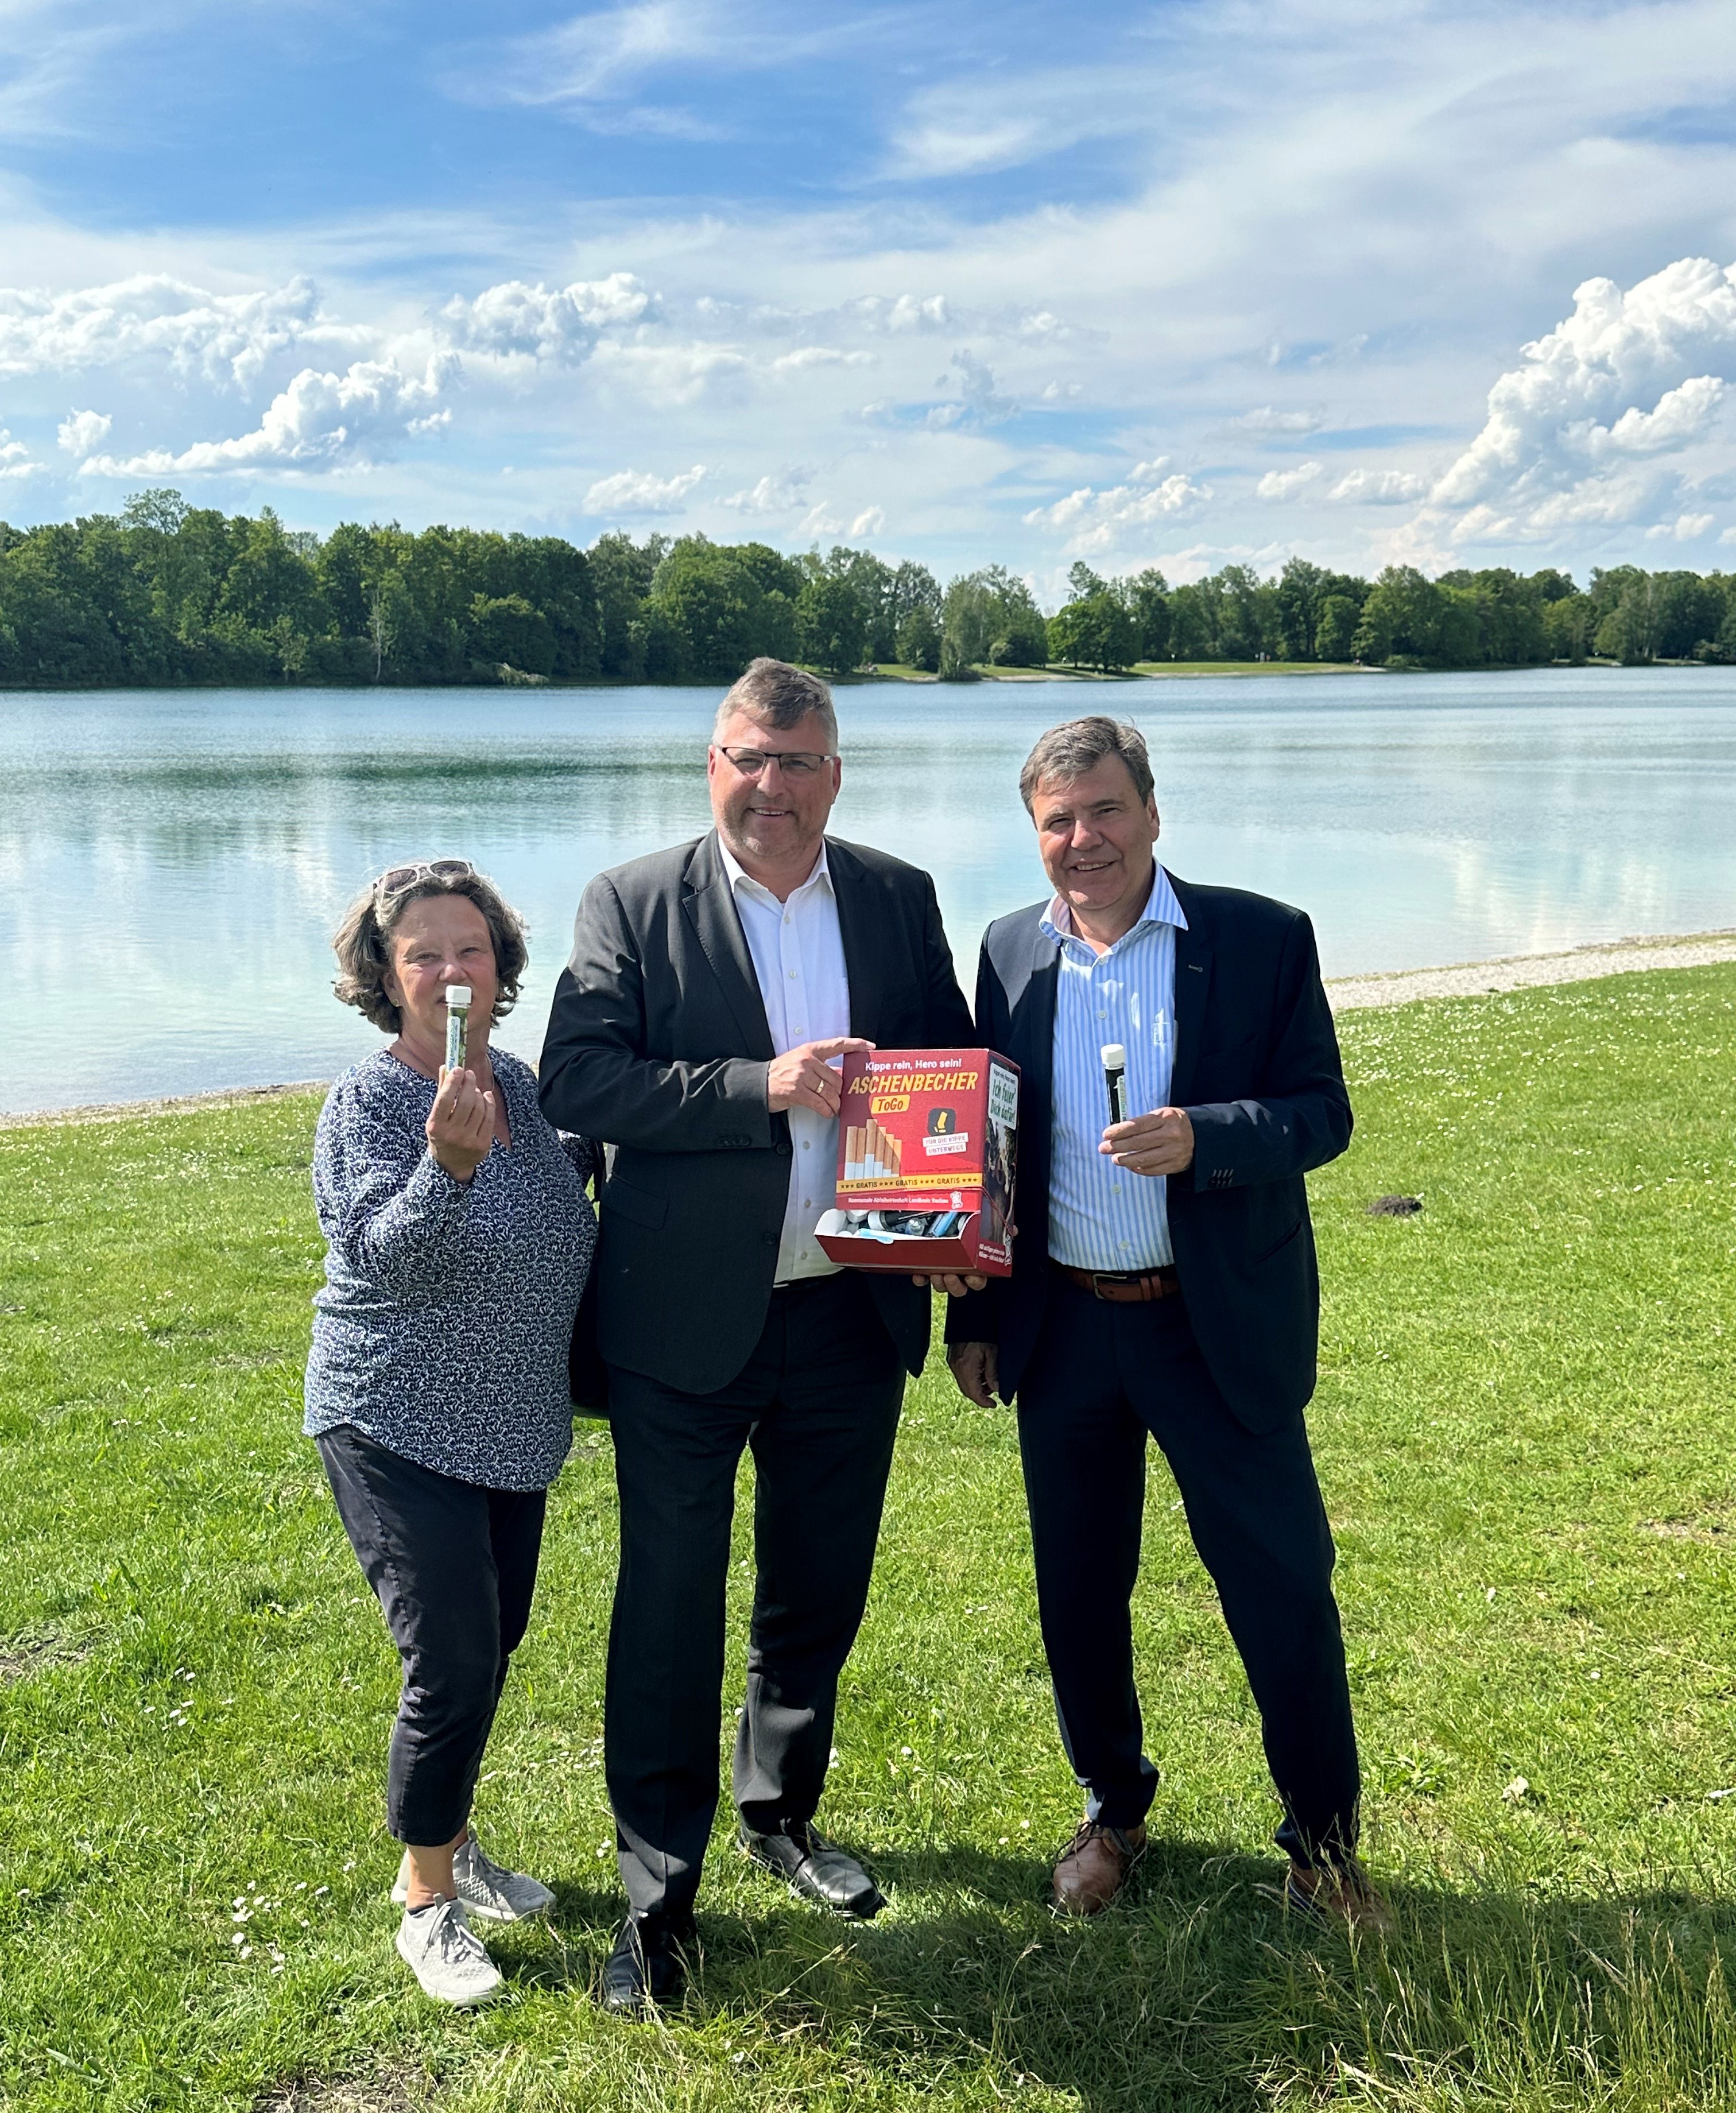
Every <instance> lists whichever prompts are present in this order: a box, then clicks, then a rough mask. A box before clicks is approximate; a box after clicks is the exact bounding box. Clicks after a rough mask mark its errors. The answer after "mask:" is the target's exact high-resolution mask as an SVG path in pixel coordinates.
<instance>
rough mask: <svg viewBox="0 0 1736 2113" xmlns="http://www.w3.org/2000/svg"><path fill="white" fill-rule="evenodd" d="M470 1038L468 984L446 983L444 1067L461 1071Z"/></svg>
mask: <svg viewBox="0 0 1736 2113" xmlns="http://www.w3.org/2000/svg"><path fill="white" fill-rule="evenodd" d="M469 1038H470V986H469V984H468V983H448V984H447V985H446V1069H447V1070H449V1071H462V1070H464V1057H465V1055H466V1049H465V1045H466V1043H468V1040H469Z"/></svg>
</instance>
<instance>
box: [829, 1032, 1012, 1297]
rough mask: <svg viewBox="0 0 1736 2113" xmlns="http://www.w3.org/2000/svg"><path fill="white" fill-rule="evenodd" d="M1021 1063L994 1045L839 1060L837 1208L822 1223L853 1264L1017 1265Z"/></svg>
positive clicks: (983, 1270) (1005, 1270) (833, 1251)
mask: <svg viewBox="0 0 1736 2113" xmlns="http://www.w3.org/2000/svg"><path fill="white" fill-rule="evenodd" d="M1018 1131H1019V1067H1018V1066H1017V1065H1016V1064H1013V1063H1010V1062H1009V1061H1007V1058H1006V1057H1001V1056H998V1055H997V1054H996V1053H995V1052H994V1050H992V1049H873V1050H866V1051H864V1050H856V1051H853V1052H852V1053H851V1054H850V1055H849V1056H847V1057H845V1059H844V1070H843V1106H842V1107H841V1108H840V1110H839V1111H838V1201H837V1204H836V1207H834V1209H832V1210H829V1211H828V1212H826V1214H825V1216H824V1217H823V1218H821V1220H820V1223H819V1224H818V1225H816V1226H815V1229H814V1230H815V1237H816V1238H817V1239H819V1242H820V1246H821V1247H822V1248H824V1249H825V1252H826V1253H827V1254H828V1255H829V1256H830V1257H831V1259H832V1260H833V1261H834V1262H842V1263H843V1264H844V1265H845V1266H846V1267H847V1268H851V1269H881V1270H889V1269H895V1270H909V1271H918V1270H921V1271H930V1270H933V1271H946V1270H957V1271H966V1270H970V1271H975V1272H976V1273H977V1274H978V1275H980V1276H1009V1275H1010V1274H1011V1273H1012V1189H1013V1175H1014V1171H1015V1167H1016V1161H1017V1156H1018Z"/></svg>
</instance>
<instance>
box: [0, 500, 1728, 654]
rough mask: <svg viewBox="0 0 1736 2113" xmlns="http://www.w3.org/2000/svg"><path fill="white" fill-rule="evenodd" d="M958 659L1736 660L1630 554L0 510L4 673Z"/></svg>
mask: <svg viewBox="0 0 1736 2113" xmlns="http://www.w3.org/2000/svg"><path fill="white" fill-rule="evenodd" d="M761 653H769V654H772V655H776V656H777V657H778V658H779V659H789V660H799V661H802V662H803V663H805V664H807V665H809V666H811V667H815V668H819V669H823V670H825V672H827V673H833V674H841V673H849V672H852V671H853V670H857V669H862V668H865V667H868V666H874V665H882V666H884V665H897V666H902V667H909V668H914V669H919V670H922V671H925V672H927V673H932V674H938V675H939V676H940V677H942V678H946V679H953V680H960V681H968V680H970V679H971V678H973V677H974V676H975V675H976V674H977V673H979V672H980V670H982V669H985V668H994V667H1010V668H1043V667H1049V666H1062V667H1070V668H1080V669H1095V670H1099V671H1100V672H1103V673H1118V672H1121V671H1123V670H1126V669H1130V668H1132V667H1134V666H1135V665H1137V664H1140V663H1141V662H1161V661H1166V660H1169V661H1189V662H1208V663H1209V662H1212V661H1240V662H1257V661H1261V660H1270V661H1312V662H1327V663H1352V662H1357V663H1361V664H1364V665H1373V666H1378V667H1386V668H1396V669H1405V668H1473V667H1496V666H1502V667H1512V666H1521V667H1522V666H1528V665H1537V664H1543V663H1546V662H1551V661H1559V660H1566V661H1583V660H1585V659H1588V658H1590V657H1592V656H1597V657H1600V658H1607V659H1614V660H1619V661H1621V662H1623V663H1624V664H1629V665H1635V664H1645V663H1647V662H1649V661H1652V660H1656V659H1671V660H1681V659H1701V660H1717V661H1736V575H1727V574H1724V573H1711V574H1710V575H1704V576H1702V574H1700V573H1687V572H1661V573H1646V572H1644V571H1642V570H1641V569H1640V568H1638V567H1637V566H1632V565H1620V566H1615V567H1612V568H1609V569H1607V570H1601V571H1596V572H1594V573H1592V580H1591V585H1590V586H1589V587H1588V588H1586V589H1583V590H1582V589H1581V588H1580V587H1579V586H1577V585H1576V583H1575V582H1574V580H1573V579H1572V578H1571V577H1569V575H1568V574H1567V573H1562V572H1558V571H1555V570H1546V571H1542V572H1537V573H1529V574H1520V573H1515V572H1512V571H1510V570H1509V569H1508V568H1505V567H1493V568H1487V569H1485V570H1482V571H1478V572H1470V571H1461V572H1451V573H1446V574H1444V575H1443V576H1442V577H1440V578H1439V579H1435V580H1429V579H1426V578H1425V577H1423V574H1422V573H1419V572H1418V571H1416V570H1415V569H1414V568H1411V567H1409V566H1389V567H1387V569H1386V570H1385V571H1383V572H1382V573H1381V574H1380V576H1379V577H1378V578H1377V579H1375V580H1373V581H1369V580H1365V579H1361V578H1359V577H1355V576H1354V575H1352V574H1350V573H1336V572H1331V571H1328V570H1327V569H1325V568H1323V567H1321V566H1318V565H1315V564H1310V563H1309V561H1308V560H1307V559H1304V558H1292V559H1291V560H1290V561H1289V563H1288V564H1286V565H1285V567H1284V568H1283V569H1282V571H1281V573H1279V574H1278V576H1277V577H1276V578H1275V579H1263V578H1262V577H1259V574H1258V573H1255V572H1254V570H1253V568H1251V567H1249V566H1247V565H1226V566H1224V567H1223V568H1222V570H1220V571H1218V572H1217V573H1213V574H1212V575H1211V577H1209V578H1207V579H1203V580H1199V581H1195V582H1186V583H1185V584H1179V585H1176V586H1171V585H1170V584H1169V583H1168V582H1167V581H1166V580H1165V578H1164V577H1163V574H1162V573H1160V572H1158V571H1157V570H1156V569H1155V568H1148V569H1146V570H1144V571H1142V572H1139V573H1134V574H1131V575H1130V576H1128V577H1121V578H1105V577H1102V576H1100V575H1099V573H1095V572H1094V571H1093V570H1092V569H1091V568H1090V567H1089V566H1087V565H1084V564H1077V565H1075V566H1074V567H1073V568H1072V571H1071V573H1070V575H1069V577H1068V598H1067V601H1066V602H1065V604H1064V605H1062V608H1061V609H1059V610H1058V611H1057V612H1056V613H1055V614H1053V615H1052V616H1045V614H1044V612H1043V610H1042V609H1039V606H1038V605H1037V603H1036V600H1035V597H1034V596H1033V595H1032V594H1031V591H1030V588H1029V587H1028V586H1026V583H1025V582H1023V581H1022V580H1020V579H1018V578H1016V577H1014V576H1013V575H1012V574H1011V573H1008V572H1007V569H1006V568H1005V567H1003V566H1000V565H989V566H985V567H984V568H980V569H979V570H978V571H975V572H973V573H966V574H965V575H963V576H962V577H959V578H957V579H954V580H953V581H951V582H948V585H947V586H944V587H943V586H941V584H940V583H939V581H938V580H937V579H936V578H935V577H934V573H931V572H930V570H929V568H927V566H925V565H920V564H911V563H905V564H899V565H890V564H886V563H885V562H884V560H883V559H879V558H877V557H875V556H874V555H873V554H872V553H871V552H869V551H866V550H852V549H849V548H847V547H845V546H843V545H839V546H838V547H836V548H834V549H833V550H830V551H829V552H827V553H825V554H821V553H820V551H819V550H817V549H816V550H810V551H808V552H806V553H805V554H802V555H799V556H796V557H791V556H788V555H786V554H784V553H783V552H781V551H779V550H774V549H773V548H772V547H771V545H770V544H766V543H761V542H747V543H715V542H712V541H710V540H709V539H708V538H707V537H706V536H680V537H677V538H671V537H669V536H663V535H651V536H646V537H645V538H644V540H643V541H637V542H636V541H634V540H633V538H632V537H631V536H627V535H624V534H619V533H616V534H611V535H606V536H600V537H599V538H598V540H597V541H596V542H595V543H593V544H592V545H591V546H590V548H589V549H588V550H580V549H578V547H577V546H575V545H573V544H571V543H569V542H567V541H564V540H563V539H562V538H560V536H523V535H499V534H495V533H492V532H480V531H477V530H473V529H467V528H445V527H432V528H427V529H424V530H423V531H422V532H421V533H419V534H412V533H411V532H409V531H408V530H405V529H403V528H400V527H398V526H396V525H395V524H391V525H389V526H386V527H381V526H380V525H378V524H375V525H373V526H372V527H362V526H360V525H359V523H344V524H343V525H342V526H340V527H337V528H335V529H334V530H333V531H332V532H331V534H330V535H329V536H317V535H314V534H313V533H311V532H307V531H303V530H295V529H290V528H286V527H284V525H283V523H282V522H281V520H280V519H279V518H277V516H276V514H275V513H273V512H272V510H271V509H269V508H267V509H264V510H263V511H262V512H261V513H259V514H258V516H249V515H245V514H236V515H225V514H222V513H218V512H216V511H214V510H213V509H209V508H202V507H195V506H192V505H190V504H188V503H187V501H186V500H185V499H183V498H182V497H181V495H180V494H179V493H178V492H175V491H142V492H139V493H138V494H137V495H135V497H134V498H133V499H131V500H130V501H129V502H128V504H126V507H125V508H124V509H122V511H121V513H119V514H117V515H108V514H96V515H91V516H88V517H85V518H80V519H79V520H77V521H75V522H62V523H50V524H48V525H46V526H43V527H38V528H30V529H16V528H11V527H7V525H6V524H5V523H3V522H0V683H3V684H7V685H11V686H14V687H18V686H30V687H38V686H40V687H85V686H89V687H102V686H107V685H135V684H137V685H157V684H190V683H224V684H250V683H352V682H354V683H361V682H396V683H417V684H421V683H444V682H596V681H615V682H689V681H706V682H719V681H721V682H728V681H730V680H732V679H733V678H734V677H735V676H736V675H737V674H738V673H740V672H741V670H742V668H743V667H744V666H745V665H746V664H747V662H748V661H749V660H750V659H752V658H753V657H754V656H755V655H756V654H761Z"/></svg>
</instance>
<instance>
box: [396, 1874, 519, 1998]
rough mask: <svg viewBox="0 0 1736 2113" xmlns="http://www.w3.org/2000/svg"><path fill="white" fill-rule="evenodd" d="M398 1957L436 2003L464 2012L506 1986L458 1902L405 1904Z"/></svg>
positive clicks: (399, 1931)
mask: <svg viewBox="0 0 1736 2113" xmlns="http://www.w3.org/2000/svg"><path fill="white" fill-rule="evenodd" d="M398 1956H399V1957H400V1959H402V1960H403V1961H404V1964H405V1965H407V1966H408V1967H409V1969H410V1971H411V1973H413V1974H414V1975H415V1977H416V1978H417V1979H418V1981H419V1982H420V1983H422V1992H423V1995H425V1996H432V1997H433V1998H434V2000H435V2001H436V2003H450V2004H453V2005H454V2006H456V2007H457V2008H459V2009H460V2010H463V2009H464V2008H467V2007H468V2006H469V2005H470V2004H472V2003H487V2002H489V2001H492V1999H493V1998H494V1997H496V1996H498V1995H499V1994H500V1992H501V1990H502V1989H503V1988H504V1987H505V1985H506V1984H505V1982H504V1981H502V1980H501V1978H500V1969H498V1968H497V1967H496V1965H495V1963H494V1961H493V1960H491V1958H490V1957H489V1956H488V1954H487V1951H486V1950H485V1949H484V1947H483V1944H482V1939H481V1937H478V1936H477V1933H476V1932H475V1931H474V1930H473V1928H471V1927H470V1925H469V1924H468V1922H466V1921H465V1919H464V1903H463V1901H439V1902H438V1903H436V1905H434V1906H433V1907H431V1908H418V1909H417V1910H415V1911H414V1913H412V1912H411V1910H409V1909H408V1908H406V1909H405V1910H404V1920H403V1921H402V1922H401V1923H400V1924H399V1925H398Z"/></svg>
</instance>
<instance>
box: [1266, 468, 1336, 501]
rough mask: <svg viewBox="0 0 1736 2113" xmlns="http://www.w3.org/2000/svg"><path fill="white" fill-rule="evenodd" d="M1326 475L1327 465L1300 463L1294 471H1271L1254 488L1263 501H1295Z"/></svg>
mask: <svg viewBox="0 0 1736 2113" xmlns="http://www.w3.org/2000/svg"><path fill="white" fill-rule="evenodd" d="M1325 474H1326V464H1325V463H1318V462H1305V463H1297V464H1296V466H1295V468H1294V469H1269V470H1268V471H1267V472H1266V474H1265V475H1264V476H1263V477H1262V478H1261V479H1260V481H1259V483H1258V484H1257V485H1255V486H1254V492H1255V494H1256V495H1257V496H1258V497H1259V498H1261V499H1294V498H1295V496H1296V495H1297V493H1298V492H1301V491H1307V489H1308V487H1309V485H1311V484H1313V483H1315V482H1317V481H1318V480H1319V479H1320V478H1321V477H1324V476H1325Z"/></svg>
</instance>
